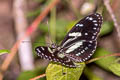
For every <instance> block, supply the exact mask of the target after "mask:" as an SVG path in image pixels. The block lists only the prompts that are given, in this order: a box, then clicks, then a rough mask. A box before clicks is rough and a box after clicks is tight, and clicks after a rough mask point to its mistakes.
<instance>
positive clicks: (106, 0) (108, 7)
mask: <svg viewBox="0 0 120 80" xmlns="http://www.w3.org/2000/svg"><path fill="white" fill-rule="evenodd" d="M103 1H104V5H105V6H106V9H107V10H108V12H109V14H110V16H111V18H112V20H113V22H114V26H115V28H116V31H117V35H118V38H119V39H118V41H119V40H120V34H119V33H120V29H119V25H118V23H117V19H116V18H115V15H114V13H113V10H112V8H111V6H110V1H109V0H103Z"/></svg>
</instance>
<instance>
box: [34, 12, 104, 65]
mask: <svg viewBox="0 0 120 80" xmlns="http://www.w3.org/2000/svg"><path fill="white" fill-rule="evenodd" d="M101 24H102V16H101V15H100V14H98V13H94V14H91V15H88V16H86V17H85V18H83V19H82V20H80V21H79V22H78V23H77V24H75V25H74V26H73V28H72V29H71V30H70V31H69V32H68V33H67V35H66V37H65V38H64V40H63V41H62V42H61V44H60V45H59V46H56V47H42V46H39V47H37V48H36V49H35V50H36V52H37V54H38V56H40V57H41V58H43V59H47V60H50V61H54V62H58V63H61V64H62V65H65V66H68V67H77V66H76V65H75V62H83V61H86V60H88V59H89V58H90V57H91V56H92V55H93V53H94V51H95V50H96V46H97V36H98V33H99V32H100V28H101Z"/></svg>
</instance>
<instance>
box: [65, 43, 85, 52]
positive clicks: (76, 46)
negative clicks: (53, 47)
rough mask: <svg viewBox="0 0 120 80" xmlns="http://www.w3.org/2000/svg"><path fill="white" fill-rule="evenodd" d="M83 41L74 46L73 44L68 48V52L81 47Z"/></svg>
mask: <svg viewBox="0 0 120 80" xmlns="http://www.w3.org/2000/svg"><path fill="white" fill-rule="evenodd" d="M82 43H83V42H81V41H80V42H76V43H75V44H74V45H73V46H71V47H70V48H68V50H66V53H70V52H71V51H73V50H75V49H77V48H78V47H80V45H82Z"/></svg>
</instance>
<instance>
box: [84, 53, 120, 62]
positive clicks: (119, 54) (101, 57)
mask: <svg viewBox="0 0 120 80" xmlns="http://www.w3.org/2000/svg"><path fill="white" fill-rule="evenodd" d="M111 56H120V53H113V54H109V55H105V56H100V57H97V58H94V59H91V60H89V61H86V62H85V63H86V64H89V63H92V62H94V61H97V60H100V59H103V58H107V57H111Z"/></svg>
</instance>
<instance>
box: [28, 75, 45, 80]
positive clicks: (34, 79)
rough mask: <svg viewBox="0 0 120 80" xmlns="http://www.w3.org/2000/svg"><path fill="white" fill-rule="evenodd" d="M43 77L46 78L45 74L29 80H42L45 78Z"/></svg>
mask: <svg viewBox="0 0 120 80" xmlns="http://www.w3.org/2000/svg"><path fill="white" fill-rule="evenodd" d="M45 76H46V74H42V75H39V76H37V77H34V78H32V79H30V80H37V79H39V78H42V77H45Z"/></svg>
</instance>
